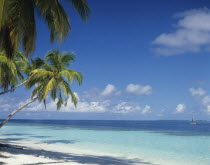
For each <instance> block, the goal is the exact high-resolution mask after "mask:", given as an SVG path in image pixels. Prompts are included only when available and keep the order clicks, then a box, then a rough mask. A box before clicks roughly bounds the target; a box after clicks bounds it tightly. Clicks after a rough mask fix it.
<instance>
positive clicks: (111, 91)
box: [101, 84, 116, 96]
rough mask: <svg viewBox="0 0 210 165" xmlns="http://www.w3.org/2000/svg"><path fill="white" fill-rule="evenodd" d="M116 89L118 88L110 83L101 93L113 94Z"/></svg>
mask: <svg viewBox="0 0 210 165" xmlns="http://www.w3.org/2000/svg"><path fill="white" fill-rule="evenodd" d="M115 90H116V89H115V86H114V85H112V84H108V85H107V86H106V88H105V89H104V90H103V92H102V93H101V94H102V95H104V96H105V95H110V94H112V93H113V92H114V91H115Z"/></svg>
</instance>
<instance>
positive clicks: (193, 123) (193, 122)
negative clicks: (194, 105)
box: [190, 114, 196, 125]
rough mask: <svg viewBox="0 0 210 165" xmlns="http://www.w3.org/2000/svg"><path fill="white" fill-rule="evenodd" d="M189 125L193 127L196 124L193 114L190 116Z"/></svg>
mask: <svg viewBox="0 0 210 165" xmlns="http://www.w3.org/2000/svg"><path fill="white" fill-rule="evenodd" d="M190 124H192V125H195V124H196V122H195V120H194V114H192V122H191V123H190Z"/></svg>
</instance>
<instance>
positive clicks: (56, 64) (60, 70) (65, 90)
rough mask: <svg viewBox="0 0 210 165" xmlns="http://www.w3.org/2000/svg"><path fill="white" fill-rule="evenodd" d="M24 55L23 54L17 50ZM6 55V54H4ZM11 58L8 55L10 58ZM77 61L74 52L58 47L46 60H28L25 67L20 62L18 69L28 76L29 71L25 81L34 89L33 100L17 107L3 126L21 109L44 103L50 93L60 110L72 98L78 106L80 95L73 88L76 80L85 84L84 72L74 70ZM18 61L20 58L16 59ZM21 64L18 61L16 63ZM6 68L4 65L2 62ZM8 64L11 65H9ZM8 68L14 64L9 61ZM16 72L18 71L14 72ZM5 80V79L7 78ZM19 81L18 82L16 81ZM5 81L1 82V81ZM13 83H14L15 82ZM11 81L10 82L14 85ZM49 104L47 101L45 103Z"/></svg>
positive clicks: (26, 84) (29, 87) (27, 85)
mask: <svg viewBox="0 0 210 165" xmlns="http://www.w3.org/2000/svg"><path fill="white" fill-rule="evenodd" d="M17 54H22V53H17ZM2 56H3V57H6V56H5V55H4V54H2ZM16 57H17V59H18V58H19V56H18V55H17V56H16ZM6 58H7V57H6ZM74 60H75V57H74V55H73V54H72V53H69V52H67V53H62V52H59V51H58V50H52V51H50V52H49V53H47V55H46V56H45V59H44V60H42V59H40V58H37V59H36V60H31V63H29V62H26V63H24V64H23V65H21V66H22V67H19V65H16V66H17V67H16V69H14V68H15V67H14V68H12V69H14V70H19V69H20V70H19V72H23V73H25V74H26V75H27V74H28V73H29V72H30V73H29V76H28V78H26V79H24V78H23V77H21V78H22V80H23V81H24V82H25V83H24V85H25V87H26V88H27V89H31V88H33V90H32V96H31V100H30V101H29V102H27V103H25V104H24V105H22V106H21V107H19V108H18V109H16V110H14V111H13V112H12V113H11V114H10V115H9V116H8V117H7V118H6V119H5V120H4V121H3V122H2V123H1V124H0V128H1V127H2V126H3V125H4V124H6V122H7V121H8V120H9V119H10V118H11V117H12V116H14V115H15V114H16V113H17V112H19V111H20V110H22V109H23V108H24V107H26V106H27V105H29V104H31V103H32V102H34V101H36V100H38V101H40V102H42V101H43V102H44V104H45V100H46V99H47V96H48V95H49V96H50V97H51V99H52V100H53V101H56V102H57V109H60V108H61V106H62V105H64V106H66V105H67V103H68V99H69V98H71V101H72V102H73V103H74V105H75V106H76V105H77V97H76V96H75V94H74V92H73V91H72V89H71V84H72V82H73V81H76V82H78V84H79V85H81V83H82V79H83V78H82V74H81V73H80V72H76V71H74V70H73V69H70V68H69V67H70V65H71V63H72V62H73V61H74ZM13 61H14V62H13V63H15V62H16V61H18V60H13ZM16 63H17V62H16ZM0 66H1V67H2V68H3V66H2V65H1V64H0ZM5 66H7V65H6V64H5ZM7 67H8V68H9V67H10V63H8V66H7ZM2 73H4V71H2V72H1V71H0V74H2ZM14 75H15V74H14ZM18 78H19V76H16V77H14V79H18ZM3 82H4V79H3ZM14 82H15V81H14ZM0 83H1V82H0ZM11 83H13V82H11ZM11 83H10V84H11ZM45 106H46V104H45Z"/></svg>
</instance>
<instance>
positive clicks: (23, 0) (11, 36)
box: [0, 0, 90, 58]
mask: <svg viewBox="0 0 210 165" xmlns="http://www.w3.org/2000/svg"><path fill="white" fill-rule="evenodd" d="M66 1H67V2H71V3H72V5H73V7H74V8H75V9H76V11H77V12H78V13H79V15H80V16H81V18H82V19H83V20H87V18H88V17H89V14H90V9H89V7H88V4H87V1H86V0H66ZM35 12H36V13H39V15H40V18H42V19H43V20H44V22H46V23H47V25H48V28H49V30H50V40H51V42H54V41H62V40H63V39H64V38H65V37H66V36H67V35H68V33H69V31H70V29H71V27H70V22H69V17H68V15H67V13H66V11H65V10H64V8H63V7H62V4H61V2H60V1H59V0H47V1H46V0H0V51H1V50H4V51H5V52H6V54H7V57H9V58H11V57H12V56H13V53H14V52H15V50H18V48H19V47H20V46H22V47H23V50H24V51H25V52H26V54H29V53H32V52H33V51H34V49H35V46H36V45H35V43H36V42H35V41H36V21H35Z"/></svg>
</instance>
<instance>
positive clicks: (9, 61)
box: [0, 51, 28, 95]
mask: <svg viewBox="0 0 210 165" xmlns="http://www.w3.org/2000/svg"><path fill="white" fill-rule="evenodd" d="M27 62H28V61H27V59H26V58H25V55H24V53H22V52H15V53H14V55H13V56H12V57H11V58H8V57H7V55H6V53H5V52H4V51H2V52H0V87H1V88H3V89H4V92H2V93H0V95H1V94H4V93H5V92H6V91H8V88H9V87H10V88H11V89H9V91H13V90H14V89H15V86H16V85H17V84H18V82H19V81H23V80H24V76H23V72H22V71H23V68H25V67H26V65H27Z"/></svg>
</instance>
